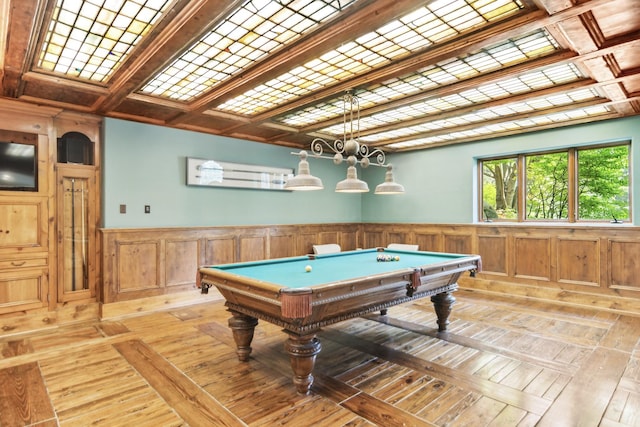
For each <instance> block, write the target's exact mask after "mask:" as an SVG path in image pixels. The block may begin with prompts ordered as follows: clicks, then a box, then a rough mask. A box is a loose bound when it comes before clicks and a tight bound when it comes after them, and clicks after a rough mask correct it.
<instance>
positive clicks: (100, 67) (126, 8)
mask: <svg viewBox="0 0 640 427" xmlns="http://www.w3.org/2000/svg"><path fill="white" fill-rule="evenodd" d="M172 3H173V0H147V1H145V0H116V1H113V0H86V1H80V0H57V1H56V5H55V8H54V11H53V16H52V20H51V23H50V25H49V30H48V32H47V35H46V37H45V40H44V43H43V45H42V49H41V51H40V55H39V57H38V61H37V67H38V68H40V69H42V70H46V71H51V72H54V73H60V74H64V75H67V76H71V77H78V78H81V79H86V80H91V81H97V82H104V81H107V80H108V78H109V77H110V76H111V75H112V74H113V72H114V71H115V70H116V69H117V67H118V65H120V64H121V63H122V62H123V61H124V60H125V58H126V57H127V55H129V54H130V53H131V51H132V50H133V48H134V47H135V45H136V44H137V43H138V42H139V41H140V40H141V39H142V38H143V37H144V35H145V34H147V33H148V32H149V31H150V30H151V29H152V28H153V26H154V24H156V22H157V21H158V19H159V18H160V17H161V16H162V13H163V12H164V11H166V10H167V9H168V7H169V6H171V4H172Z"/></svg>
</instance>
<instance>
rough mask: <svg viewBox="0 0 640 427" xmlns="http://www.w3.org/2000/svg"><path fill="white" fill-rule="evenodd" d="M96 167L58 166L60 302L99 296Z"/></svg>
mask: <svg viewBox="0 0 640 427" xmlns="http://www.w3.org/2000/svg"><path fill="white" fill-rule="evenodd" d="M95 174H96V171H95V168H94V167H93V166H83V165H62V164H58V167H57V192H56V194H57V204H58V207H57V221H56V225H57V236H58V241H57V243H58V250H57V253H58V301H59V302H65V301H71V300H74V301H75V300H79V299H95V296H96V271H97V269H96V262H97V256H96V255H97V253H96V217H97V215H96V208H97V204H96V197H97V194H96V193H97V191H96V179H95Z"/></svg>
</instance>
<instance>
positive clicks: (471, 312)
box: [0, 291, 640, 427]
mask: <svg viewBox="0 0 640 427" xmlns="http://www.w3.org/2000/svg"><path fill="white" fill-rule="evenodd" d="M215 297H216V296H215V294H214V295H213V296H212V302H211V303H208V304H200V305H197V306H190V307H183V308H180V309H174V310H169V311H164V312H154V313H150V314H144V315H139V316H135V317H126V318H121V319H117V320H112V321H105V322H95V323H90V324H89V323H82V324H76V325H68V326H64V327H57V328H55V329H50V330H47V331H39V332H34V333H30V334H23V335H16V336H7V337H4V338H0V350H1V356H0V426H2V427H5V426H22V425H37V426H57V425H60V426H89V425H99V426H110V427H111V426H135V427H142V426H153V427H160V426H187V425H189V426H280V425H285V426H296V427H304V426H314V427H320V426H374V425H377V426H384V427H391V426H474V427H475V426H501V427H502V426H553V427H559V426H572V427H573V426H604V427H613V426H640V344H639V343H638V341H639V340H638V338H639V337H640V317H632V316H624V315H619V314H615V313H611V312H605V311H596V310H591V309H585V308H575V307H573V308H572V307H567V306H561V305H550V304H548V303H542V302H536V301H532V300H525V299H512V298H507V297H504V296H495V295H494V296H489V295H482V294H477V293H472V292H469V291H460V292H457V293H456V298H457V303H456V304H455V305H454V307H453V311H452V314H451V324H450V327H449V333H448V336H446V337H437V334H436V333H435V327H436V323H435V314H434V312H433V307H432V305H431V302H430V301H429V299H425V300H420V301H417V302H414V303H409V304H405V305H401V306H396V307H392V308H391V309H389V313H388V315H387V316H385V317H381V316H378V315H374V316H369V317H366V318H358V319H353V320H348V321H345V322H342V323H338V324H335V325H332V326H330V327H327V328H325V329H324V330H323V331H322V332H321V333H320V334H319V338H320V340H321V342H322V347H323V349H322V351H321V353H320V354H319V355H318V359H317V363H316V368H315V371H314V375H315V382H314V385H313V388H312V392H311V394H310V395H308V396H300V395H298V394H296V392H295V388H294V386H293V384H292V379H291V375H292V374H291V368H290V365H289V357H288V355H287V354H286V353H285V351H284V348H283V343H284V340H285V336H286V335H285V334H284V333H283V332H282V331H280V330H279V328H278V327H276V326H273V325H271V324H268V323H266V322H262V321H261V322H260V324H259V325H258V327H257V329H256V335H255V338H254V341H253V353H252V356H251V360H250V361H249V362H248V363H242V362H239V361H238V359H237V357H236V354H235V346H234V343H233V339H232V336H231V332H230V330H229V328H228V326H227V320H228V318H229V317H230V316H229V313H228V312H227V311H226V309H225V307H224V303H223V301H222V300H220V299H217V300H216V299H215Z"/></svg>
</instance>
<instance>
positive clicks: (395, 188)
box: [375, 165, 404, 195]
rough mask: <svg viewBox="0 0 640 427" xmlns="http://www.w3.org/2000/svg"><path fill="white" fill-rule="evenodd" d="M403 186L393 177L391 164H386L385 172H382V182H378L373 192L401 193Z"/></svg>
mask: <svg viewBox="0 0 640 427" xmlns="http://www.w3.org/2000/svg"><path fill="white" fill-rule="evenodd" d="M402 193H404V187H403V186H402V185H401V184H398V183H397V182H395V181H394V179H393V166H391V165H389V166H387V172H386V173H385V174H384V182H383V183H382V184H378V186H377V187H376V191H375V194H383V195H384V194H402Z"/></svg>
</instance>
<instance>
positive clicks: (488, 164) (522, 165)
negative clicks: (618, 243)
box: [479, 143, 630, 222]
mask: <svg viewBox="0 0 640 427" xmlns="http://www.w3.org/2000/svg"><path fill="white" fill-rule="evenodd" d="M629 147H630V145H629V143H624V144H618V145H610V146H597V147H580V148H570V149H567V150H564V151H559V152H552V153H549V152H546V153H528V154H520V155H516V156H511V157H508V158H500V159H485V160H481V161H480V165H479V166H480V170H481V171H482V188H481V191H480V193H481V195H482V196H481V201H482V210H481V215H482V218H483V219H484V220H497V221H509V220H514V221H515V220H517V221H527V220H530V221H544V220H547V221H548V220H553V221H569V222H574V221H580V220H583V221H605V220H607V221H609V220H623V221H629V220H630V211H629V206H630V197H629V195H630V175H629ZM520 181H522V183H520Z"/></svg>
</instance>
